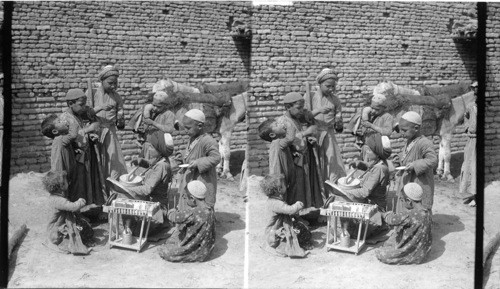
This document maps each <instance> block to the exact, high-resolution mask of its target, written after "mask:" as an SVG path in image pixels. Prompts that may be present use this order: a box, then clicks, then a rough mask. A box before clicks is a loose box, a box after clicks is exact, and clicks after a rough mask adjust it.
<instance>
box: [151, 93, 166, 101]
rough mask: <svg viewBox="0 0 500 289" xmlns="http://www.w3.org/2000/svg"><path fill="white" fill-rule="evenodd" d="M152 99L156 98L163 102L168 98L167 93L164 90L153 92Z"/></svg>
mask: <svg viewBox="0 0 500 289" xmlns="http://www.w3.org/2000/svg"><path fill="white" fill-rule="evenodd" d="M153 99H156V100H157V101H159V102H161V103H164V102H166V101H167V99H168V94H167V93H166V92H165V91H157V92H156V93H155V94H154V96H153Z"/></svg>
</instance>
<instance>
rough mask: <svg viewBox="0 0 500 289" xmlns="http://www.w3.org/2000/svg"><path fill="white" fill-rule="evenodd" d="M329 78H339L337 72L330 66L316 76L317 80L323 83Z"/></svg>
mask: <svg viewBox="0 0 500 289" xmlns="http://www.w3.org/2000/svg"><path fill="white" fill-rule="evenodd" d="M327 79H335V80H337V79H339V78H338V77H337V74H336V73H335V72H334V71H333V69H330V68H325V69H323V70H321V72H320V73H319V74H318V76H316V81H317V82H318V83H319V84H321V83H322V82H323V81H325V80H327Z"/></svg>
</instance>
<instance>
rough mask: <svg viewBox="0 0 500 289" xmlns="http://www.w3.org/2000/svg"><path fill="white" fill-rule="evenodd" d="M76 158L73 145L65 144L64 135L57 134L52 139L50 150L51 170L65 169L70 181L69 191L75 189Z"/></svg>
mask: <svg viewBox="0 0 500 289" xmlns="http://www.w3.org/2000/svg"><path fill="white" fill-rule="evenodd" d="M75 169H76V159H75V152H74V150H73V145H72V144H71V143H69V144H68V145H64V144H63V136H56V137H55V138H54V139H53V140H52V148H51V152H50V170H51V171H54V172H56V171H65V172H66V179H67V181H68V191H70V192H73V191H74V190H75V188H74V186H75V182H76V177H77V176H76V174H75V172H76V170H75Z"/></svg>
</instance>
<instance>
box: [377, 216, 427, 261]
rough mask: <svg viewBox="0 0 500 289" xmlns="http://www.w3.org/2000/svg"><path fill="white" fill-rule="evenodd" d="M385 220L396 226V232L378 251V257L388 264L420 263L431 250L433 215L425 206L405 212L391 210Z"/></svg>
mask: <svg viewBox="0 0 500 289" xmlns="http://www.w3.org/2000/svg"><path fill="white" fill-rule="evenodd" d="M384 219H385V222H386V223H387V224H389V225H393V226H396V228H395V231H394V233H393V234H392V235H391V237H389V239H388V240H387V241H386V242H385V243H384V246H382V247H380V249H378V250H377V251H376V253H375V254H376V257H377V259H379V260H380V261H381V262H383V263H386V264H400V265H402V264H420V263H422V261H423V260H424V259H425V257H426V256H427V254H428V253H429V252H430V250H431V245H432V233H431V229H432V217H431V213H430V211H429V210H427V209H425V208H419V209H412V210H409V211H406V212H403V213H398V214H395V213H393V212H390V213H389V214H387V215H386V216H385V218H384Z"/></svg>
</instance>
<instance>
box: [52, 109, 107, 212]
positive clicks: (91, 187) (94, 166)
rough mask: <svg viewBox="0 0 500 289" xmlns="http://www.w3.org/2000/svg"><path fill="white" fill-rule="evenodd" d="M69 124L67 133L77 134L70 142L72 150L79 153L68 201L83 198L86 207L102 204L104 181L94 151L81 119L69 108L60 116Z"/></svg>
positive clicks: (76, 157)
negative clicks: (84, 131)
mask: <svg viewBox="0 0 500 289" xmlns="http://www.w3.org/2000/svg"><path fill="white" fill-rule="evenodd" d="M61 117H62V118H63V119H65V120H67V121H68V123H69V131H70V132H74V131H76V132H77V135H76V137H75V138H74V139H73V140H72V141H71V142H70V143H71V145H72V146H73V149H75V150H78V151H79V153H77V154H76V155H75V160H76V162H75V163H76V165H75V168H74V169H75V171H74V174H75V177H74V185H73V187H72V190H71V191H69V200H70V201H73V202H74V201H76V200H78V199H79V198H83V199H85V200H86V201H87V205H90V204H96V205H102V204H104V193H105V192H104V191H103V183H104V179H103V178H102V177H101V175H100V173H99V168H98V165H99V164H98V162H97V158H96V151H95V150H94V147H93V146H92V144H91V142H90V140H89V138H88V136H87V135H86V134H84V133H83V128H84V123H83V119H82V118H81V117H80V116H78V115H75V114H74V113H73V111H72V110H71V108H68V109H66V110H65V111H64V112H63V114H62V116H61ZM67 137H71V136H70V135H64V136H63V138H61V141H62V142H63V143H64V138H67Z"/></svg>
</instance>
